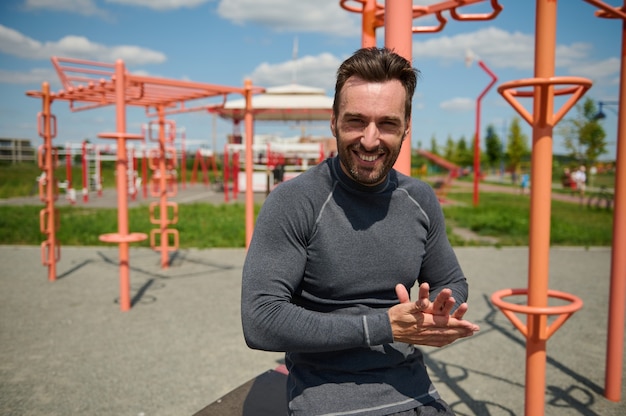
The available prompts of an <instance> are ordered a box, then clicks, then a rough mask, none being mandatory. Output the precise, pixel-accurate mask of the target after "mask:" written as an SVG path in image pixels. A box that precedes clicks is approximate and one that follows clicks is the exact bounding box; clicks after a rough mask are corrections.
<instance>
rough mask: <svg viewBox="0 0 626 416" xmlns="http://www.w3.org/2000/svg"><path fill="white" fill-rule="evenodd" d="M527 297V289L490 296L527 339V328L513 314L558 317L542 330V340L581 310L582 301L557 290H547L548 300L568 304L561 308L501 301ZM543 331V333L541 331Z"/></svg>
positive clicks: (508, 290) (506, 291)
mask: <svg viewBox="0 0 626 416" xmlns="http://www.w3.org/2000/svg"><path fill="white" fill-rule="evenodd" d="M518 295H528V289H502V290H498V291H497V292H495V293H494V294H492V295H491V301H492V302H493V303H494V305H496V306H497V307H498V308H500V310H501V311H502V312H503V313H504V314H505V315H506V317H507V318H509V320H510V321H511V323H512V324H513V325H515V327H516V328H517V329H518V330H519V331H520V332H521V333H522V334H524V336H526V337H528V335H529V334H528V328H527V327H526V325H524V324H523V323H522V322H521V321H520V319H519V318H518V317H517V316H516V315H515V313H521V314H525V315H546V316H553V315H560V317H559V318H558V319H556V320H555V321H554V322H552V323H551V324H550V325H549V326H547V327H545V328H541V329H542V331H541V332H542V333H543V338H544V339H548V338H550V336H551V335H552V334H553V333H554V332H555V331H556V330H557V329H558V328H559V327H560V326H561V325H562V324H563V323H565V321H566V320H567V319H568V318H569V317H570V316H571V315H572V314H573V313H574V312H576V311H577V310H579V309H580V308H582V306H583V301H582V300H581V299H580V298H579V297H577V296H575V295H572V294H570V293H565V292H561V291H557V290H548V298H550V297H551V298H556V299H561V300H565V301H568V302H570V303H569V304H567V305H561V306H543V307H542V306H530V305H519V304H514V303H510V302H505V301H504V300H502V299H503V298H505V297H510V296H518ZM543 329H545V331H543Z"/></svg>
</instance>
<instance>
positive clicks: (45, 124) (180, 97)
mask: <svg viewBox="0 0 626 416" xmlns="http://www.w3.org/2000/svg"><path fill="white" fill-rule="evenodd" d="M52 63H53V65H54V67H55V69H56V71H57V73H58V75H59V78H60V79H61V82H62V84H63V87H64V90H61V91H59V92H57V93H55V94H51V93H50V88H49V84H48V83H47V82H44V83H43V84H42V90H41V91H28V92H27V93H26V94H27V95H28V96H31V97H35V98H41V99H42V103H43V104H42V106H43V112H42V113H40V114H39V116H38V119H39V123H38V124H39V132H40V135H41V136H42V137H43V138H44V145H45V146H46V149H52V145H51V141H52V138H53V137H54V136H56V119H54V124H53V123H52V122H51V120H52V119H53V116H52V114H51V112H50V105H51V103H52V101H54V100H64V101H68V102H69V104H70V109H71V110H72V111H74V112H75V111H84V110H90V109H95V108H101V107H106V106H111V105H114V106H115V111H116V131H115V132H107V133H101V134H99V137H101V138H103V139H113V140H116V142H117V158H116V183H117V203H118V204H117V205H118V230H117V232H116V233H110V234H104V235H102V236H100V239H101V240H102V241H105V242H110V243H116V244H118V246H119V269H120V299H119V303H120V309H121V310H122V311H127V310H129V309H130V307H131V299H130V278H129V269H130V265H129V244H130V243H133V242H138V241H142V240H145V239H146V238H147V235H146V234H143V233H130V232H129V230H128V199H127V198H128V192H127V191H128V181H127V169H128V164H129V163H130V161H129V160H128V153H127V151H126V142H127V141H128V140H143V138H144V136H143V135H141V134H130V133H127V132H126V107H127V106H138V107H143V108H144V109H145V110H146V116H147V117H156V118H157V119H158V123H159V126H160V127H162V126H163V125H165V124H166V121H165V116H166V115H171V114H177V113H183V112H190V111H207V110H208V109H209V108H212V107H215V106H222V105H223V104H224V102H225V100H226V97H227V96H228V95H229V94H232V93H238V94H242V95H244V96H245V97H246V103H247V105H246V121H247V124H246V126H248V125H249V127H250V128H247V129H246V141H247V142H249V143H250V144H251V142H252V116H251V112H250V111H249V109H250V104H249V103H250V100H251V97H252V94H253V92H260V91H262V89H260V88H253V86H252V83H251V82H250V81H246V83H245V85H244V87H243V88H235V87H226V86H219V85H213V84H204V83H198V82H189V81H178V80H170V79H165V78H155V77H147V76H140V75H133V74H130V73H128V72H127V71H126V68H125V65H124V62H123V61H122V60H118V61H116V62H115V64H107V63H101V62H93V61H85V60H79V59H68V58H58V57H52ZM208 98H217V99H218V100H219V99H221V101H219V102H217V103H212V104H211V103H209V104H206V103H203V104H200V105H198V106H196V107H187V106H186V103H187V102H188V101H192V100H200V99H208ZM248 114H249V116H248ZM160 136H161V132H160ZM163 136H164V131H163ZM159 140H160V142H159V143H160V144H161V139H159ZM164 141H165V138H164V137H163V142H164ZM161 148H163V146H162V147H161ZM44 167H45V169H46V171H47V172H49V174H48V176H47V177H48V178H53V177H54V172H53V171H52V170H53V166H52V151H51V150H50V151H47V152H46V162H45V166H44ZM159 168H160V169H161V172H162V173H163V174H162V175H161V178H160V179H159V188H158V189H159V191H160V192H164V190H166V189H167V186H166V185H167V179H168V178H167V175H166V174H165V170H166V169H165V168H166V166H165V156H164V155H163V156H162V157H161V158H160V160H159ZM54 183H55V182H54V181H53V180H52V181H51V182H50V183H48V185H47V188H46V195H47V196H46V204H47V205H46V209H45V210H42V214H41V217H42V228H44V225H45V230H46V233H47V235H48V240H47V241H46V242H45V243H44V244H43V245H42V249H43V250H45V251H46V253H45V258H46V262H45V263H44V264H47V265H48V266H49V276H50V280H54V278H53V277H52V276H56V268H55V263H56V261H57V259H58V257H59V256H58V254H57V255H56V256H55V254H56V253H58V247H57V244H56V239H55V234H54V232H55V227H54V226H55V224H56V216H55V210H54V197H53V194H54V190H53V184H54ZM246 197H247V199H249V200H250V201H249V202H250V203H249V204H248V203H247V204H246V210H250V211H251V213H250V214H252V213H253V211H252V210H253V209H254V207H253V196H252V193H251V190H250V195H249V196H248V195H246ZM161 208H162V209H164V210H165V212H166V213H167V211H168V205H167V204H165V205H164V206H161ZM161 215H165V214H163V213H161ZM250 218H252V215H250ZM167 221H168V222H170V221H172V219H171V218H170V219H168V220H167ZM44 223H45V224H44ZM252 225H253V224H252V223H251V222H250V223H248V221H246V238H247V239H248V240H247V242H249V238H251V235H252ZM165 234H168V233H167V232H166V233H165ZM168 235H169V234H168Z"/></svg>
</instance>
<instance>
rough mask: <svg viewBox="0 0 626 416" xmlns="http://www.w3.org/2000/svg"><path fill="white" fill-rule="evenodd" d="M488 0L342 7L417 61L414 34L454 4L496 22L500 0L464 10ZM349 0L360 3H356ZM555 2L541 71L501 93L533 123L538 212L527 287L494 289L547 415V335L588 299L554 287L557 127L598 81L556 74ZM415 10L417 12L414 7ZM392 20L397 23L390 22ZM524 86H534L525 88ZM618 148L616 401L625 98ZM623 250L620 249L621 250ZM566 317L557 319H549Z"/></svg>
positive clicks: (624, 228)
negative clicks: (522, 100) (414, 22)
mask: <svg viewBox="0 0 626 416" xmlns="http://www.w3.org/2000/svg"><path fill="white" fill-rule="evenodd" d="M481 1H482V0H467V1H464V0H449V1H442V2H440V3H437V4H432V5H429V6H412V4H411V3H412V2H411V1H410V0H396V1H393V2H387V3H386V6H385V5H380V4H378V3H376V1H375V0H340V2H339V3H340V5H341V7H342V8H344V9H346V10H348V11H350V12H357V13H361V14H362V46H363V47H369V46H375V45H376V28H377V27H380V26H383V25H384V26H385V46H387V47H389V48H391V49H395V50H396V51H397V52H398V53H400V54H401V55H402V56H404V57H405V58H407V59H409V60H411V37H410V34H411V33H423V32H438V31H441V30H442V29H443V27H444V26H445V24H446V19H445V17H444V16H443V12H444V11H446V10H448V11H450V15H451V16H452V18H454V19H456V20H489V19H493V18H495V17H496V16H497V15H498V14H499V12H500V11H501V10H502V7H501V6H500V5H499V4H498V1H497V0H491V1H490V3H491V6H492V9H493V12H492V13H489V14H474V15H471V14H470V15H462V14H460V13H459V12H458V11H457V9H459V8H460V7H462V6H465V5H469V4H474V3H479V2H481ZM585 1H587V2H588V3H590V4H593V5H595V6H597V7H599V8H600V9H601V11H600V12H598V13H597V15H598V16H600V17H609V18H621V19H622V20H624V19H625V18H626V13H625V12H626V3H625V5H624V6H622V7H621V8H614V7H611V6H608V5H606V4H605V3H603V2H602V1H600V0H585ZM349 3H358V4H359V6H354V5H351V4H349ZM556 7H557V1H556V0H537V11H536V36H535V77H534V78H532V79H528V80H521V81H514V82H509V83H505V84H502V85H501V86H500V87H499V88H498V91H499V92H500V94H501V95H502V96H503V97H504V98H505V99H506V100H507V101H508V102H509V103H510V104H511V105H512V106H513V107H514V108H515V109H516V110H517V111H518V112H519V113H520V115H521V116H522V117H523V118H524V119H525V120H526V121H527V122H528V123H529V124H530V125H531V126H532V127H533V152H532V172H531V173H532V177H533V187H532V189H531V213H530V235H529V275H528V289H506V290H501V291H498V292H496V293H494V294H493V295H492V301H493V302H494V304H496V305H497V306H498V307H499V308H500V309H501V310H502V311H503V313H504V314H505V315H506V316H507V317H509V319H511V321H512V322H513V323H514V324H515V326H516V327H517V328H518V329H519V330H520V331H521V332H522V333H524V335H525V336H526V338H527V360H526V371H527V372H526V379H527V382H526V414H527V415H542V414H543V410H544V402H543V401H544V387H545V363H546V361H545V360H546V352H545V347H546V341H547V339H548V338H549V337H550V336H551V335H552V334H553V333H554V332H555V331H556V330H557V329H558V328H559V327H560V326H561V325H562V324H563V323H564V322H565V321H566V320H567V319H568V318H569V316H571V315H572V314H573V313H574V312H575V311H576V310H578V309H579V308H580V307H582V301H581V300H580V299H579V298H577V297H576V296H573V295H569V294H566V293H563V292H558V291H553V290H549V289H548V272H549V267H548V266H549V250H550V212H551V205H550V204H551V177H552V172H551V170H552V130H553V127H554V126H555V125H556V124H557V123H558V122H559V121H560V120H561V118H562V117H563V116H564V115H565V114H566V113H567V111H568V110H569V109H570V108H571V107H572V106H573V105H574V104H575V103H576V101H578V100H579V99H580V98H581V97H582V96H583V95H584V93H585V92H586V91H587V90H588V89H589V88H590V87H591V81H589V80H587V79H584V78H579V77H555V76H554V54H555V46H556V39H555V38H556ZM411 12H412V13H411ZM427 14H434V15H435V16H436V18H437V21H438V22H439V24H438V25H437V26H430V27H412V26H411V25H410V24H409V21H410V20H411V18H418V17H421V16H425V15H427ZM385 22H393V25H390V24H388V25H385ZM625 33H626V23H623V29H622V48H623V49H622V70H621V83H620V103H621V102H622V99H623V98H625V97H624V96H625V95H626V92H625V88H626V87H625V86H624V81H625V80H626V69H625V63H624V60H625V59H626V52H625V51H624V48H625V46H624V41H625V40H626V37H625V36H626V35H625ZM520 88H522V89H523V88H531V91H529V92H525V91H521V90H519V89H520ZM561 95H570V97H569V99H568V100H566V102H565V103H564V104H563V106H562V107H561V109H560V110H558V111H557V112H556V113H555V112H554V109H553V101H554V97H555V96H561ZM517 97H532V98H533V99H534V105H533V113H532V114H531V113H529V112H528V111H527V110H526V109H525V108H524V107H523V106H521V105H520V104H519V103H518V102H517V100H516V98H517ZM619 123H620V124H619V128H618V136H619V137H618V150H617V166H618V170H617V174H616V183H615V211H614V215H615V218H614V233H613V254H612V264H611V266H612V269H611V294H610V295H611V305H610V311H609V341H608V351H607V376H606V382H607V388H606V395H607V397H608V398H609V399H611V400H619V394H620V383H621V369H622V354H623V331H624V308H625V304H626V299H625V297H626V294H625V293H626V257H625V256H623V253H624V252H626V220H625V219H624V212H623V211H624V209H625V208H624V207H625V206H626V166H624V164H626V149H624V146H623V143H622V146H620V144H619V142H621V141H622V140H620V139H623V135H624V134H625V131H624V124H623V123H626V109H624V107H623V106H622V105H621V104H620V113H619ZM405 148H406V152H407V153H408V156H407V153H404V154H403V153H401V155H400V157H399V158H398V162H397V163H396V169H398V170H399V171H401V172H403V173H407V174H410V148H411V146H410V142H408V143H405V146H403V150H404V149H405ZM618 253H621V254H618ZM518 295H526V296H527V297H528V305H527V306H523V307H520V306H519V305H515V304H512V303H509V302H505V301H504V300H503V298H505V297H508V296H518ZM549 298H558V299H561V300H564V301H566V302H569V304H568V305H566V306H563V307H550V306H548V299H549ZM513 312H518V313H522V314H526V315H528V326H527V327H526V326H523V325H522V324H521V322H520V321H519V320H517V318H516V317H515V315H514V314H513ZM551 315H559V317H558V318H557V319H556V320H555V321H554V322H553V323H552V324H551V325H550V326H548V324H547V317H548V316H551Z"/></svg>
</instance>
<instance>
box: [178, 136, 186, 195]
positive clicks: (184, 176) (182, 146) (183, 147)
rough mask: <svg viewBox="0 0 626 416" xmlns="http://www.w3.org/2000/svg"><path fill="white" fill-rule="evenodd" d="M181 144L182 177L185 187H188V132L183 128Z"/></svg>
mask: <svg viewBox="0 0 626 416" xmlns="http://www.w3.org/2000/svg"><path fill="white" fill-rule="evenodd" d="M180 139H181V145H180V179H181V181H182V186H183V189H187V154H186V149H185V139H186V134H185V131H184V130H183V132H182V134H181V137H180Z"/></svg>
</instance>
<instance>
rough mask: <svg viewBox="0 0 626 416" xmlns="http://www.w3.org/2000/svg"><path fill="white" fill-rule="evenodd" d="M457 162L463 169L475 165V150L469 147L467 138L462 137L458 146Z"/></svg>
mask: <svg viewBox="0 0 626 416" xmlns="http://www.w3.org/2000/svg"><path fill="white" fill-rule="evenodd" d="M472 144H473V142H472ZM456 162H457V164H459V165H461V166H463V167H466V166H473V165H474V148H471V149H470V148H469V147H468V146H467V140H466V139H465V136H461V138H460V139H459V141H458V142H457V144H456Z"/></svg>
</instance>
